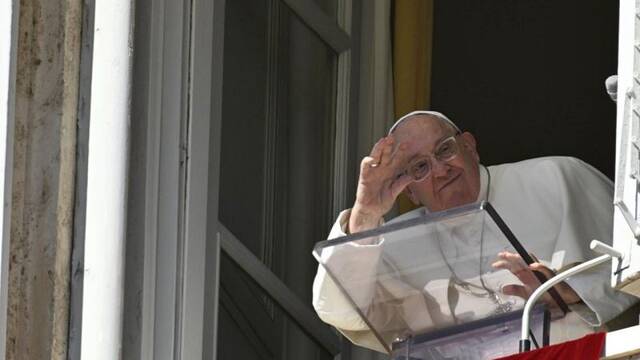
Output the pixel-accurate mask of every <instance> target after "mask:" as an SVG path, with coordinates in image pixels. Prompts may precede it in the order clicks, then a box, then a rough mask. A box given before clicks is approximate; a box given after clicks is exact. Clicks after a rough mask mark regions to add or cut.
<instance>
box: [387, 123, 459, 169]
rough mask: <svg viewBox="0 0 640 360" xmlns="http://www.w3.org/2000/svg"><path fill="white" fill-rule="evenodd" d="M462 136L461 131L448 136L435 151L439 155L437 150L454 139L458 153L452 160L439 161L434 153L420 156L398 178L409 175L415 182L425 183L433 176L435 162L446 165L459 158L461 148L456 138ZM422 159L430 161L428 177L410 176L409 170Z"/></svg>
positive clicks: (456, 152)
mask: <svg viewBox="0 0 640 360" xmlns="http://www.w3.org/2000/svg"><path fill="white" fill-rule="evenodd" d="M461 134H462V132H461V131H456V133H455V134H453V135H451V136H448V137H446V138H444V139H442V140H441V141H440V142H439V143H438V145H437V146H436V151H435V152H436V153H437V152H438V149H437V148H439V147H440V146H441V145H442V144H444V143H445V142H447V141H449V139H452V140H453V142H454V144H455V146H456V151H455V153H454V154H453V156H451V157H450V158H448V159H443V160H440V159H438V158H437V157H436V156H437V155H435V153H433V152H432V153H429V154H428V155H423V156H420V157H419V158H418V159H416V160H414V161H413V162H411V164H409V165H408V166H407V168H406V169H405V170H404V171H403V172H402V173H401V174H399V175H398V177H399V176H401V175H407V176H409V177H411V178H413V179H414V181H423V180H425V179H426V178H428V177H429V176H430V175H431V174H432V170H433V160H435V161H437V162H439V163H441V164H442V163H446V162H448V161H451V160H453V159H455V158H456V157H457V156H458V154H459V153H460V148H459V147H458V140H456V137H457V136H458V135H461ZM422 159H429V171H428V172H427V174H426V175H424V176H422V177H420V178H416V177H414V176H413V175H412V174H410V173H409V169H410V168H411V167H412V166H413V164H415V163H417V162H418V161H419V160H422ZM432 159H433V160H432Z"/></svg>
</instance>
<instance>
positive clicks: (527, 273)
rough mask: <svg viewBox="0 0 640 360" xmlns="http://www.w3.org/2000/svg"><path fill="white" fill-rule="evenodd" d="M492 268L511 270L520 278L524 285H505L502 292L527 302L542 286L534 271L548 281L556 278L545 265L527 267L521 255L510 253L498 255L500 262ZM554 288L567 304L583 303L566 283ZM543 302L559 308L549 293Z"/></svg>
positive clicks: (543, 297)
mask: <svg viewBox="0 0 640 360" xmlns="http://www.w3.org/2000/svg"><path fill="white" fill-rule="evenodd" d="M491 266H492V267H493V268H494V269H504V270H509V271H511V273H513V274H514V275H515V276H516V277H518V279H520V281H521V282H522V285H516V284H511V285H505V286H503V287H502V292H503V293H504V294H505V295H514V296H519V297H521V298H523V299H525V300H526V299H528V298H529V296H531V294H532V293H533V292H534V291H535V290H536V289H537V288H538V287H539V286H540V281H539V280H538V278H537V277H536V276H535V274H534V273H533V272H534V271H538V272H540V273H542V274H543V275H544V276H545V277H546V278H547V279H550V278H552V277H554V276H555V273H554V272H553V270H551V269H549V268H548V267H546V266H544V265H543V264H541V263H539V262H534V263H532V264H531V265H529V266H527V264H526V263H525V262H524V260H522V258H521V257H520V255H518V254H514V253H512V252H508V251H503V252H500V253H498V260H497V261H496V262H494V263H493V264H492V265H491ZM553 288H554V289H556V291H557V292H558V294H560V297H562V300H564V302H565V303H567V304H575V303H578V302H580V301H581V299H580V296H578V294H577V293H576V292H575V291H574V290H573V289H572V288H571V286H569V285H568V284H567V283H566V282H561V283H559V284H557V285H556V286H554V287H553ZM542 300H543V301H544V302H545V303H546V304H547V305H549V306H550V307H552V308H557V307H558V305H557V304H556V302H555V301H553V299H552V298H551V295H549V294H548V293H545V294H544V295H543V296H542Z"/></svg>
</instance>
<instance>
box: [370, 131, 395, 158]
mask: <svg viewBox="0 0 640 360" xmlns="http://www.w3.org/2000/svg"><path fill="white" fill-rule="evenodd" d="M389 138H390V137H388V136H387V137H383V138H381V139H380V140H378V141H377V142H376V143H375V144H374V145H373V148H371V153H370V154H369V157H372V158H374V159H375V160H376V164H379V163H380V162H381V161H380V160H381V158H382V153H383V152H384V149H385V147H386V146H387V143H388V141H389Z"/></svg>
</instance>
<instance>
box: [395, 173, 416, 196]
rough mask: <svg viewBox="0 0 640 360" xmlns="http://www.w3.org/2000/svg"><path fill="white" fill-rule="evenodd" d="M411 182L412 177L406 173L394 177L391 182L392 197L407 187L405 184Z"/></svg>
mask: <svg viewBox="0 0 640 360" xmlns="http://www.w3.org/2000/svg"><path fill="white" fill-rule="evenodd" d="M412 182H413V178H412V177H411V176H408V175H401V176H400V177H399V178H397V179H395V180H394V181H393V183H392V184H391V195H392V196H393V198H394V199H395V198H397V197H398V195H400V193H401V192H402V190H404V188H406V187H407V185H409V184H411V183H412Z"/></svg>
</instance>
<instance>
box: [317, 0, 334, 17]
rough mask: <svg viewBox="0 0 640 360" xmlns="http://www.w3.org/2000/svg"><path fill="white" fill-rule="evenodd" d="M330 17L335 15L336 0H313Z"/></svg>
mask: <svg viewBox="0 0 640 360" xmlns="http://www.w3.org/2000/svg"><path fill="white" fill-rule="evenodd" d="M313 2H315V3H316V4H317V5H318V6H319V7H320V8H321V9H322V11H324V12H325V14H327V15H328V16H329V17H330V18H332V19H335V18H336V16H337V8H338V0H313Z"/></svg>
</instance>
